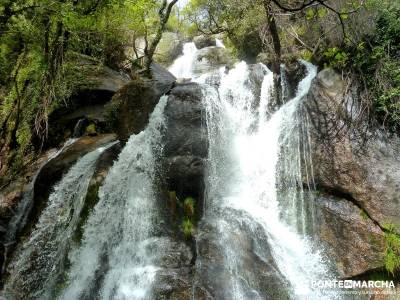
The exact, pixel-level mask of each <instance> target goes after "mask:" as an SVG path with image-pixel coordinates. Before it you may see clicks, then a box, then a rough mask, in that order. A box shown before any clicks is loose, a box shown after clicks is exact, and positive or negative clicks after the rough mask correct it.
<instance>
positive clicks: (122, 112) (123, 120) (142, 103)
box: [108, 64, 176, 141]
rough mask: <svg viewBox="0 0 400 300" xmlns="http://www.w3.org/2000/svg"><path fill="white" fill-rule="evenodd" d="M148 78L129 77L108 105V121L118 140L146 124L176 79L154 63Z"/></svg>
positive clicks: (138, 130)
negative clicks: (127, 82)
mask: <svg viewBox="0 0 400 300" xmlns="http://www.w3.org/2000/svg"><path fill="white" fill-rule="evenodd" d="M152 77H153V78H152V80H150V79H144V78H136V79H135V80H132V81H131V82H130V83H129V84H127V85H125V86H124V87H123V88H122V89H120V90H119V91H118V93H116V94H115V96H114V97H113V99H112V103H110V105H109V107H108V111H109V112H108V118H109V123H111V126H112V127H113V130H115V131H116V132H117V134H118V138H119V139H120V140H122V141H126V140H127V139H128V138H129V137H130V136H131V135H132V134H137V133H139V132H140V131H142V130H143V129H144V128H145V127H146V125H147V123H148V120H149V116H150V114H151V113H152V111H153V110H154V107H155V106H156V104H157V103H158V101H159V99H160V97H161V96H162V95H163V94H165V93H167V92H169V91H170V89H171V88H172V86H173V85H174V82H175V80H176V79H175V77H174V76H173V75H172V74H171V73H169V72H168V71H167V70H165V69H163V68H162V67H161V66H159V65H156V64H153V66H152Z"/></svg>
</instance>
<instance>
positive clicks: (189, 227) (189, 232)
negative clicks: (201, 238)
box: [182, 218, 195, 239]
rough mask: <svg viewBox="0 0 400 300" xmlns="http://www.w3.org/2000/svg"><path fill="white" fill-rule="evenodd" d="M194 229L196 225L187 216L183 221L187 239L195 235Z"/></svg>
mask: <svg viewBox="0 0 400 300" xmlns="http://www.w3.org/2000/svg"><path fill="white" fill-rule="evenodd" d="M194 230H195V229H194V225H193V223H192V221H191V220H190V219H188V218H186V219H184V220H183V221H182V232H183V235H184V236H185V238H186V239H190V238H192V237H193V234H194Z"/></svg>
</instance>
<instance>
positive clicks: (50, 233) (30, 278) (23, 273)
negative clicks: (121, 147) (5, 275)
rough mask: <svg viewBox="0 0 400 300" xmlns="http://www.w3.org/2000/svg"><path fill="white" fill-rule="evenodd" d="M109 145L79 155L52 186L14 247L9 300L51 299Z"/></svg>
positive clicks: (8, 292)
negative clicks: (33, 222)
mask: <svg viewBox="0 0 400 300" xmlns="http://www.w3.org/2000/svg"><path fill="white" fill-rule="evenodd" d="M111 145H112V144H110V145H108V146H106V147H101V148H99V149H97V150H95V151H93V152H91V153H89V154H86V155H85V156H83V157H82V158H81V159H79V160H78V161H77V163H76V164H75V165H74V166H73V167H72V168H71V169H70V170H69V172H68V173H67V174H66V175H65V176H64V177H63V178H62V180H61V181H60V182H59V183H58V184H57V185H56V186H55V188H54V191H53V192H52V193H51V195H50V197H49V200H48V203H47V206H46V208H45V209H44V211H43V213H42V214H41V216H40V218H39V221H38V223H37V225H36V226H35V228H34V230H33V232H32V234H31V235H30V237H29V239H28V240H26V241H25V242H23V244H22V247H21V248H20V249H17V258H16V259H15V260H14V261H13V263H12V265H11V272H10V273H11V275H10V278H9V280H8V282H7V284H6V287H5V291H6V293H7V294H10V295H11V296H12V298H13V299H14V298H19V299H21V298H24V299H27V298H29V299H37V298H41V299H54V293H55V291H56V290H57V284H58V283H59V280H60V277H62V276H63V272H64V266H65V259H66V255H67V253H68V250H69V248H70V246H71V245H72V244H73V236H74V233H75V232H76V230H77V226H78V223H79V220H80V217H81V211H82V208H83V205H84V203H85V197H86V191H87V188H88V185H89V181H90V179H91V178H92V175H93V172H94V169H95V165H96V162H97V159H98V158H99V156H100V155H101V153H103V151H104V150H105V149H107V148H108V147H110V146H111Z"/></svg>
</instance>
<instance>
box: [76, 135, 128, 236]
mask: <svg viewBox="0 0 400 300" xmlns="http://www.w3.org/2000/svg"><path fill="white" fill-rule="evenodd" d="M121 150H122V146H121V143H120V142H116V143H115V144H114V145H113V146H111V147H110V148H108V149H107V150H105V151H104V152H103V153H102V154H101V155H100V157H99V159H98V160H97V163H96V166H95V170H94V172H93V176H92V178H91V180H90V182H89V186H88V189H87V192H86V197H85V202H84V206H83V208H82V212H81V216H80V220H79V224H78V226H77V230H76V232H75V240H77V241H80V240H81V238H82V235H83V231H84V224H85V223H86V221H87V218H88V216H89V214H90V212H91V211H92V210H93V208H94V207H95V205H96V204H97V202H98V201H99V188H100V187H101V186H102V185H103V182H104V180H105V179H106V177H107V175H108V172H109V171H110V168H111V167H112V165H113V164H114V161H116V160H117V159H118V155H119V153H120V152H121Z"/></svg>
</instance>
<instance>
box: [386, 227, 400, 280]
mask: <svg viewBox="0 0 400 300" xmlns="http://www.w3.org/2000/svg"><path fill="white" fill-rule="evenodd" d="M385 230H386V232H385V240H386V249H385V267H386V270H387V271H388V272H389V273H390V274H392V275H395V274H396V273H397V272H400V236H399V235H398V234H396V232H395V227H394V225H392V224H387V225H386V226H385Z"/></svg>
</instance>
